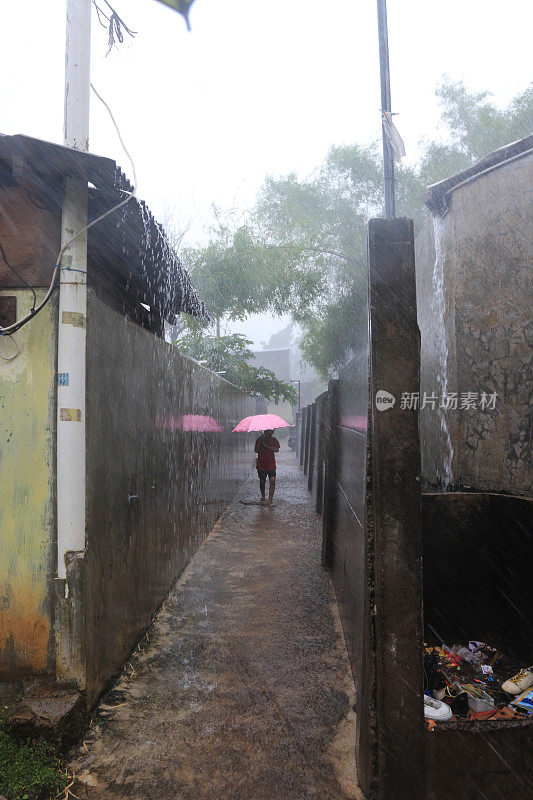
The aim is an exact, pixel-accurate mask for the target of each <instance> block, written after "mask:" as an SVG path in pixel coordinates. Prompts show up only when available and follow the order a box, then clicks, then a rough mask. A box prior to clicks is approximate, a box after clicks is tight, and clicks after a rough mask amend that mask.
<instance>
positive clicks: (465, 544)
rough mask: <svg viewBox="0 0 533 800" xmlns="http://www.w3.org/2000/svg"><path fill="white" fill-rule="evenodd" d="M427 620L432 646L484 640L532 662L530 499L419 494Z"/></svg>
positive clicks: (532, 534) (532, 516)
mask: <svg viewBox="0 0 533 800" xmlns="http://www.w3.org/2000/svg"><path fill="white" fill-rule="evenodd" d="M422 513H423V525H424V528H423V530H424V535H423V559H424V560H423V563H424V622H425V627H426V633H425V638H426V641H428V642H430V643H432V644H440V643H441V642H446V643H448V644H450V645H452V644H455V643H456V642H468V641H470V640H474V641H482V642H488V643H489V644H491V645H492V646H493V647H496V648H497V649H498V650H500V651H502V652H504V653H507V654H509V655H512V656H514V657H516V658H517V659H518V660H519V661H521V662H522V663H523V664H526V665H528V664H532V663H533V641H532V639H531V619H532V617H533V592H532V590H531V562H532V559H533V500H531V499H527V498H521V497H511V496H509V495H495V494H485V493H484V492H477V493H466V492H451V493H447V494H428V495H426V494H425V495H423V496H422Z"/></svg>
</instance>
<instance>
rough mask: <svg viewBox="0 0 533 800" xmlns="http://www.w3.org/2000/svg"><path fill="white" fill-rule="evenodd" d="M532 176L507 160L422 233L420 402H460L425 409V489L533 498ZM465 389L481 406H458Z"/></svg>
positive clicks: (532, 160) (530, 161)
mask: <svg viewBox="0 0 533 800" xmlns="http://www.w3.org/2000/svg"><path fill="white" fill-rule="evenodd" d="M532 179H533V157H532V156H531V155H525V156H522V157H520V158H517V159H515V160H511V161H507V162H506V161H504V162H503V163H501V164H499V165H497V166H496V167H495V168H493V169H491V170H490V171H488V172H485V173H480V174H479V175H477V176H475V177H474V178H473V179H471V180H470V181H469V182H466V183H465V184H464V185H458V186H457V187H456V188H455V189H454V190H453V193H452V194H451V199H450V203H449V208H448V210H447V213H445V215H444V216H435V217H434V218H433V220H430V221H429V222H428V224H427V225H426V226H425V228H424V229H423V230H422V231H421V232H420V233H419V234H418V236H417V240H416V268H417V306H418V323H419V327H420V332H421V391H420V395H421V398H423V396H424V392H426V393H427V395H428V397H429V396H430V395H434V394H437V395H438V397H439V399H440V396H441V394H442V393H443V391H444V390H445V391H446V393H447V394H450V393H456V396H457V398H458V401H459V402H458V406H459V407H458V408H457V410H449V411H443V410H442V409H441V410H439V409H438V407H435V408H432V407H431V406H426V407H425V408H422V409H421V413H420V434H421V445H422V453H421V455H422V475H423V481H424V489H425V490H426V491H435V490H437V491H441V490H442V489H443V488H444V489H446V488H456V489H468V488H473V489H476V490H482V491H496V492H506V493H509V494H517V495H531V493H532V469H531V463H532V462H531V450H530V447H531V444H530V442H531V408H530V405H529V403H530V391H531V375H532V371H531V367H532V360H533V359H532V346H533V318H532V309H533V281H532V280H531V274H532V273H531V261H532V258H531V256H532V253H531V250H532V243H533V221H532V217H531V198H530V187H531V182H532ZM467 392H472V393H475V395H476V397H477V404H476V405H477V407H476V408H474V407H472V408H462V409H461V407H460V406H461V399H462V398H463V399H464V398H465V395H466V393H467ZM483 392H485V393H486V395H487V397H488V396H489V395H492V394H493V393H496V404H495V408H494V410H492V409H490V408H485V409H482V408H481V407H480V405H481V395H482V393H483ZM465 402H466V401H465Z"/></svg>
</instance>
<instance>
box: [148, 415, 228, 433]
mask: <svg viewBox="0 0 533 800" xmlns="http://www.w3.org/2000/svg"><path fill="white" fill-rule="evenodd" d="M155 425H156V428H166V430H168V431H199V432H201V433H221V432H222V431H223V430H224V428H223V427H222V426H221V425H220V423H218V422H217V421H216V419H214V417H207V416H205V414H181V415H180V416H179V417H176V416H174V414H170V415H169V416H168V417H156V420H155Z"/></svg>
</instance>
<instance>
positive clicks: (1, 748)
mask: <svg viewBox="0 0 533 800" xmlns="http://www.w3.org/2000/svg"><path fill="white" fill-rule="evenodd" d="M10 707H11V706H2V707H1V708H0V794H3V795H4V796H5V797H6V798H7V800H48V798H53V797H56V796H57V795H58V794H60V792H62V791H63V790H64V789H65V787H66V786H67V785H68V784H69V783H70V780H71V779H70V778H69V777H68V776H67V774H66V773H65V771H64V770H63V771H62V769H61V762H60V760H59V757H58V755H57V752H56V749H55V748H54V746H53V745H51V744H49V743H48V742H41V741H32V740H25V739H19V738H18V737H16V736H14V735H13V734H12V733H11V732H10V730H9V725H8V723H7V717H8V714H9V708H10Z"/></svg>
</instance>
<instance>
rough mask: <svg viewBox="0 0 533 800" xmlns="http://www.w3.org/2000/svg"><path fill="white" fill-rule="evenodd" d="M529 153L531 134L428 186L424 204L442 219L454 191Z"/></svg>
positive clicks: (530, 150)
mask: <svg viewBox="0 0 533 800" xmlns="http://www.w3.org/2000/svg"><path fill="white" fill-rule="evenodd" d="M530 153H533V134H530V135H529V136H525V137H524V138H523V139H517V141H516V142H511V143H510V144H506V145H504V146H503V147H500V148H498V150H494V151H493V152H492V153H488V154H487V155H486V156H483V158H482V159H480V160H479V161H478V162H476V164H474V165H473V166H472V167H469V168H468V169H465V170H463V171H462V172H458V173H457V174H455V175H452V176H451V177H450V178H446V179H445V180H443V181H439V182H438V183H433V184H431V186H428V192H427V194H426V195H425V197H424V203H425V204H426V206H427V207H428V208H429V210H430V211H431V213H432V214H433V215H434V216H441V217H443V216H444V215H445V214H446V213H447V212H448V209H449V207H450V201H451V197H452V194H453V192H454V191H455V190H456V189H459V188H460V187H461V186H463V185H464V184H466V183H471V182H472V181H474V180H476V179H477V178H479V177H481V175H484V174H485V173H487V172H491V171H492V170H494V169H497V168H498V167H503V166H505V164H508V163H509V162H510V161H515V160H517V159H519V158H522V157H524V156H527V155H529V154H530Z"/></svg>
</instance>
